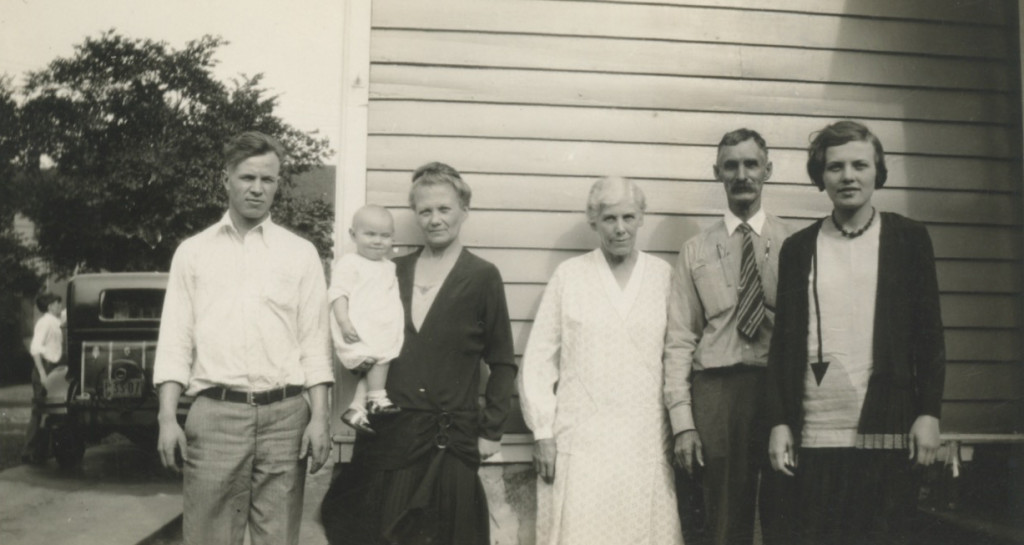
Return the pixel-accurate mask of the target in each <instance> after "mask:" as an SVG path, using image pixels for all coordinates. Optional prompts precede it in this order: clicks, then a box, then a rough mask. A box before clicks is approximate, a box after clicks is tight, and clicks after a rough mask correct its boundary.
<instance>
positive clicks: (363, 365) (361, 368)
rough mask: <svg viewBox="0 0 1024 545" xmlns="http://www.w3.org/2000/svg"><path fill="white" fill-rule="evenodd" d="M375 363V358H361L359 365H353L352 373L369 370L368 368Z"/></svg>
mask: <svg viewBox="0 0 1024 545" xmlns="http://www.w3.org/2000/svg"><path fill="white" fill-rule="evenodd" d="M376 363H377V358H366V359H365V360H363V363H360V364H359V365H357V366H355V367H354V368H353V369H352V372H353V373H365V372H367V371H369V370H370V368H371V367H373V366H374V365H375V364H376Z"/></svg>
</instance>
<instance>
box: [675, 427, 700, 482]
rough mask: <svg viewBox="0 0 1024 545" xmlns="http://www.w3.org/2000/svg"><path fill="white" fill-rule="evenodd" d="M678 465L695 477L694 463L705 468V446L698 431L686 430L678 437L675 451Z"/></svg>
mask: <svg viewBox="0 0 1024 545" xmlns="http://www.w3.org/2000/svg"><path fill="white" fill-rule="evenodd" d="M673 452H674V455H675V462H676V465H678V466H679V467H682V468H684V469H686V472H687V473H688V474H689V475H690V476H693V461H694V459H696V460H697V463H698V464H700V465H701V467H703V466H704V444H703V443H701V441H700V434H699V433H697V430H686V431H684V432H680V433H679V434H678V435H676V444H675V448H674V449H673Z"/></svg>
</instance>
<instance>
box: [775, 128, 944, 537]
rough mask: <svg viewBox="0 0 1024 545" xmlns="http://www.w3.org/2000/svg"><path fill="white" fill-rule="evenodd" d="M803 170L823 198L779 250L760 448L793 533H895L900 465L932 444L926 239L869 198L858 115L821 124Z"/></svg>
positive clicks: (938, 400) (940, 364)
mask: <svg viewBox="0 0 1024 545" xmlns="http://www.w3.org/2000/svg"><path fill="white" fill-rule="evenodd" d="M807 171H808V174H809V175H810V177H811V179H812V180H813V181H814V184H815V185H816V186H817V187H818V188H819V190H821V191H825V192H827V193H828V196H829V198H830V199H831V200H832V203H833V205H834V209H833V211H832V213H831V214H830V215H829V216H828V217H826V218H824V219H821V220H819V221H817V222H815V223H814V224H813V225H811V226H810V227H807V228H806V229H803V230H802V231H799V232H797V233H796V234H794V235H793V236H791V237H790V238H789V239H787V240H786V242H785V244H784V245H783V247H782V251H781V254H780V260H779V261H780V263H779V287H778V296H777V301H778V307H777V309H776V316H775V334H774V335H773V337H772V343H771V349H770V354H769V360H768V372H767V379H768V383H769V387H768V388H767V391H768V394H767V395H768V399H767V410H768V417H769V420H770V422H771V423H772V425H773V427H772V431H771V437H770V441H769V455H770V457H771V461H772V466H773V467H774V468H775V469H776V470H777V471H781V472H782V473H784V474H786V475H790V476H795V479H796V487H797V490H798V496H799V499H798V514H797V527H798V528H799V533H800V536H799V542H800V543H805V544H811V543H814V544H824V545H828V544H832V543H843V544H860V543H870V544H874V543H904V542H905V541H906V540H907V539H908V536H907V532H908V528H907V526H908V524H907V523H908V522H909V519H910V517H911V516H912V514H913V513H914V511H915V507H916V505H915V504H916V499H917V487H916V482H915V477H914V471H913V468H914V466H915V465H927V464H930V463H932V462H933V461H935V455H936V451H937V449H938V447H939V416H940V415H939V412H940V408H941V404H942V388H943V381H944V377H945V347H944V342H943V334H942V320H941V317H940V312H939V293H938V285H937V281H936V275H935V261H934V255H933V252H932V243H931V239H930V238H929V236H928V232H927V231H926V229H925V227H924V226H923V225H921V224H920V223H917V222H915V221H912V220H910V219H907V218H905V217H903V216H900V215H898V214H893V213H886V212H878V211H877V210H876V209H875V207H874V206H873V205H872V204H871V196H872V194H873V192H874V190H875V189H877V188H881V187H882V185H883V184H884V183H885V180H886V174H887V171H886V167H885V155H884V151H883V149H882V144H881V142H879V140H878V138H877V137H876V136H875V135H874V134H872V133H871V132H870V131H869V130H868V128H867V127H865V126H864V125H862V124H860V123H857V122H854V121H840V122H837V123H834V124H832V125H829V126H827V127H825V128H824V129H823V130H822V131H821V132H819V133H818V134H817V136H816V137H815V138H814V140H813V142H812V143H811V146H810V149H809V158H808V161H807Z"/></svg>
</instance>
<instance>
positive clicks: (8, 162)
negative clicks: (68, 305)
mask: <svg viewBox="0 0 1024 545" xmlns="http://www.w3.org/2000/svg"><path fill="white" fill-rule="evenodd" d="M17 124H18V108H17V104H16V103H15V101H14V97H13V92H12V90H11V83H10V79H9V78H5V77H0V184H2V192H3V194H4V195H6V197H5V198H4V199H0V382H7V381H9V380H11V379H24V378H25V377H27V376H28V372H29V369H31V358H29V356H28V353H27V352H26V350H25V347H24V345H22V342H21V339H22V337H23V336H24V334H25V332H24V331H22V320H21V301H22V299H23V298H24V297H29V296H32V295H34V294H35V293H36V290H38V289H39V287H40V285H41V279H40V278H39V275H38V274H36V271H35V269H34V268H33V266H32V262H31V259H32V253H31V250H30V248H29V247H27V246H25V244H24V243H23V242H24V241H22V239H21V237H20V236H19V235H18V233H17V232H15V230H14V214H15V212H16V209H15V204H14V202H15V199H13V198H11V197H12V195H13V189H14V185H15V184H14V177H15V175H16V173H15V169H14V165H13V161H14V158H15V156H16V155H17V153H18V152H17V150H18V145H17V139H16V138H15V134H16V127H17ZM19 375H20V376H19Z"/></svg>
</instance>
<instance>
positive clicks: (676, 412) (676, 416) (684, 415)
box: [668, 405, 697, 435]
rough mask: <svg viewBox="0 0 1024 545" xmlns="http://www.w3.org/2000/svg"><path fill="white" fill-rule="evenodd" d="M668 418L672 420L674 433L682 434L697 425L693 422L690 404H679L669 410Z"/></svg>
mask: <svg viewBox="0 0 1024 545" xmlns="http://www.w3.org/2000/svg"><path fill="white" fill-rule="evenodd" d="M668 418H669V420H670V421H671V422H672V434H673V435H676V434H680V433H682V432H684V431H687V430H693V429H696V428H697V427H696V426H694V424H693V411H692V409H691V408H690V406H689V405H677V406H675V407H672V408H671V409H669V411H668Z"/></svg>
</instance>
